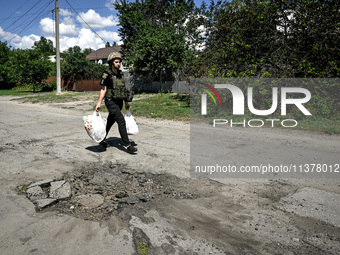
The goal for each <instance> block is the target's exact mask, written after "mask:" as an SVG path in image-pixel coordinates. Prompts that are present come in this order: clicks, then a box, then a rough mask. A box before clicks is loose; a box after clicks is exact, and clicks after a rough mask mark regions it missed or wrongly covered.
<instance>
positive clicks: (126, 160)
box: [0, 97, 340, 255]
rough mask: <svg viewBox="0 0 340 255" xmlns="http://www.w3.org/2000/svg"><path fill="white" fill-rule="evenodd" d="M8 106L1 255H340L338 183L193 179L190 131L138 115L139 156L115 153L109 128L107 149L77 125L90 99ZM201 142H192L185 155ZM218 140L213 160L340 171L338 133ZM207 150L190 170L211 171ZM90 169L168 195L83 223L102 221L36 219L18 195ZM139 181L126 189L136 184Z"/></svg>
mask: <svg viewBox="0 0 340 255" xmlns="http://www.w3.org/2000/svg"><path fill="white" fill-rule="evenodd" d="M11 99H13V98H12V97H0V109H1V110H0V127H1V129H0V139H1V145H0V159H1V170H0V194H1V195H0V205H1V206H0V229H1V232H0V250H1V254H3V255H7V254H8V255H12V254H41V255H42V254H55V255H59V254H60V255H61V254H63V255H65V254H82V255H83V254H91V255H92V254H103V255H104V254H105V255H106V254H119V255H121V254H142V253H143V249H142V248H143V245H144V248H145V249H144V251H145V250H147V251H148V254H157V255H160V254H182V255H183V254H339V253H340V231H339V228H340V222H339V220H338V219H339V218H340V217H339V216H340V215H339V214H340V213H339V212H340V198H339V196H340V195H339V194H340V186H339V179H338V178H339V177H337V176H336V175H335V176H333V177H332V178H329V177H328V178H310V177H309V176H308V175H306V174H305V175H304V176H302V177H301V176H299V177H298V178H288V179H283V178H278V176H270V178H255V177H248V176H241V177H243V178H225V176H211V177H213V178H214V179H212V178H210V179H207V178H202V179H196V178H190V124H189V123H184V122H175V121H165V120H157V119H145V118H137V123H138V125H139V129H140V133H139V134H138V135H135V136H131V137H130V139H131V140H132V141H133V142H134V143H135V144H136V145H137V148H138V153H137V154H136V155H130V154H128V153H126V152H125V151H124V149H123V148H122V146H121V145H120V139H119V135H118V130H117V127H116V126H114V127H113V128H112V131H111V132H110V135H109V139H108V141H109V143H110V145H111V147H110V148H108V149H107V150H106V151H103V150H102V149H101V147H100V146H98V145H97V144H96V143H95V142H93V141H92V140H91V139H90V138H89V137H88V136H87V134H86V132H85V130H84V128H83V123H82V116H83V115H88V114H91V111H92V110H91V109H92V107H91V105H93V102H77V103H74V104H73V105H70V104H64V105H63V104H59V105H58V106H56V105H40V104H28V103H26V104H23V103H20V102H18V101H13V100H11ZM132 111H133V109H132ZM104 115H105V114H104ZM205 128H209V127H205ZM193 131H194V132H198V137H200V136H199V133H200V132H202V133H206V132H204V131H205V130H204V127H203V129H202V127H201V128H199V129H196V130H192V132H193ZM216 132H217V131H216ZM192 134H193V133H192ZM196 135H197V134H196ZM195 137H197V136H195ZM212 137H214V134H212ZM215 137H216V136H215ZM201 139H203V141H204V139H207V137H206V136H201ZM209 140H213V139H209V137H208V140H206V141H205V142H206V143H207V144H208V145H207V147H206V148H208V149H209V148H210V149H209V150H208V151H211V152H214V150H215V147H214V146H213V145H211V144H210V145H209ZM197 141H198V140H197V139H196V138H195V140H194V142H193V141H191V142H193V143H192V144H191V146H193V145H195V142H197ZM220 141H221V143H222V142H223V141H228V143H225V142H224V143H223V144H224V145H223V150H222V152H220V154H217V155H215V154H216V153H215V154H214V155H215V156H216V158H217V159H220V158H221V157H222V158H227V159H228V161H227V162H230V163H231V164H235V165H245V164H247V165H251V164H255V163H256V164H260V163H261V162H262V161H261V158H266V160H270V161H268V162H271V163H273V164H274V163H278V162H279V159H282V158H284V159H285V160H284V162H281V161H280V162H279V163H285V164H289V163H294V164H299V163H300V162H305V163H307V162H309V163H310V162H313V163H317V162H318V160H322V161H323V163H324V162H326V163H329V164H333V165H335V164H337V163H340V162H339V154H340V137H339V136H328V135H320V134H315V133H309V132H304V131H286V130H268V129H267V130H259V129H253V130H251V129H242V128H238V129H232V130H231V129H229V130H228V132H226V131H225V130H224V131H223V137H222V138H221V139H220ZM198 144H201V143H198ZM209 146H212V147H209ZM191 149H192V147H191ZM206 151H207V150H203V152H204V153H201V152H200V150H193V149H192V155H191V156H192V158H191V159H192V162H191V165H193V164H195V163H198V162H200V164H201V165H202V164H203V163H202V162H206V160H207V158H208V156H209V154H206V153H207V152H206ZM264 155H265V156H264ZM193 159H194V160H193ZM193 161H194V162H193ZM222 162H223V161H222ZM320 162H321V161H320ZM113 166H114V167H113ZM87 169H97V170H98V172H99V170H100V172H101V174H109V173H112V171H115V169H118V170H119V171H121V172H123V173H124V172H125V171H127V172H129V173H130V175H131V176H135V175H134V173H140V174H147V176H148V177H147V178H150V179H149V180H147V183H151V182H152V181H153V182H154V183H156V182H157V183H158V184H159V186H167V187H168V188H169V189H168V190H166V191H164V192H163V191H162V192H161V194H159V195H157V194H155V196H154V198H153V199H152V200H150V201H148V202H138V203H132V204H124V206H123V207H120V208H116V207H115V208H113V209H112V208H109V207H105V208H104V207H101V208H100V209H101V213H102V214H103V213H104V214H106V215H107V217H106V218H105V219H102V220H89V217H88V216H90V215H92V214H94V213H96V212H97V211H94V210H92V211H91V210H88V211H86V210H85V211H86V212H87V214H84V213H83V214H81V213H78V212H77V211H74V212H71V213H68V212H66V210H65V211H60V208H59V209H58V208H55V209H54V208H49V209H46V210H42V211H36V210H35V206H34V204H33V203H31V201H29V200H28V199H27V198H26V196H25V195H24V194H20V193H18V189H17V187H18V186H20V185H27V184H29V183H32V182H37V181H41V180H45V179H61V178H64V177H65V174H67V173H71V172H72V173H73V175H72V176H80V174H79V175H77V173H85V172H86V170H87ZM110 171H111V172H110ZM90 172H91V171H89V173H90ZM93 172H94V171H92V172H91V174H93ZM131 173H132V174H131ZM150 176H151V177H150ZM85 177H86V178H87V177H89V176H85ZM74 178H76V177H74ZM82 178H84V174H83V177H82ZM86 178H85V179H86ZM131 178H132V177H131ZM134 180H135V179H133V178H132V179H131V180H130V182H127V185H135V184H133V182H134ZM78 183H80V182H78ZM162 183H163V184H162ZM136 185H139V184H136ZM94 188H96V187H94ZM161 188H164V187H160V188H159V190H163V189H161ZM126 189H131V187H126ZM106 198H107V197H105V199H106ZM65 203H66V206H67V201H66V202H65ZM79 210H80V207H79ZM82 212H84V210H83V211H82ZM84 215H85V216H84Z"/></svg>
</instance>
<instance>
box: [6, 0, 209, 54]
mask: <svg viewBox="0 0 340 255" xmlns="http://www.w3.org/2000/svg"><path fill="white" fill-rule="evenodd" d="M113 1H114V0H96V1H93V0H91V1H90V0H59V8H60V17H59V23H60V26H59V28H60V50H61V51H64V50H66V49H68V48H69V47H73V46H75V45H78V46H80V47H81V48H82V49H85V48H92V49H98V48H101V47H104V45H105V43H106V42H107V41H108V42H110V43H111V44H112V43H113V42H117V43H118V44H120V37H119V35H118V28H119V24H118V19H117V15H116V14H117V13H116V11H115V10H114V9H113V5H112V4H113ZM201 2H202V0H195V3H196V5H198V6H200V4H201ZM207 2H210V1H207ZM54 8H55V1H54V0H30V1H28V0H10V1H2V3H1V8H0V40H1V41H3V42H4V41H7V42H8V45H11V46H12V47H14V48H22V49H26V48H31V47H32V45H33V43H34V41H36V40H39V39H40V36H44V37H46V38H47V39H50V40H52V41H53V43H55V20H54V14H53V13H52V11H53V9H54ZM77 13H78V14H79V15H78V14H77ZM79 16H81V18H80V17H79ZM83 20H85V21H86V23H87V24H88V25H89V26H90V27H91V28H92V29H93V30H95V32H96V33H97V34H98V35H99V36H97V35H96V34H95V33H94V32H93V31H92V30H91V28H90V27H89V26H88V25H87V24H85V23H84V21H83ZM100 37H101V38H102V39H103V40H104V41H103V40H102V39H101V38H100Z"/></svg>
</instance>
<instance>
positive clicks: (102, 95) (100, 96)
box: [96, 86, 106, 112]
mask: <svg viewBox="0 0 340 255" xmlns="http://www.w3.org/2000/svg"><path fill="white" fill-rule="evenodd" d="M105 94H106V86H104V88H102V89H101V90H100V93H99V99H98V103H97V106H96V111H97V112H98V111H99V110H100V106H101V105H102V101H103V98H104V97H105Z"/></svg>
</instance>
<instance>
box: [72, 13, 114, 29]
mask: <svg viewBox="0 0 340 255" xmlns="http://www.w3.org/2000/svg"><path fill="white" fill-rule="evenodd" d="M79 15H80V16H81V18H80V17H79V16H77V20H78V21H79V22H80V23H81V24H82V25H83V27H87V25H86V24H85V23H84V21H85V22H86V23H87V24H88V25H89V26H90V27H92V28H93V29H96V28H104V27H114V26H117V25H118V21H117V18H116V17H114V16H112V15H110V16H108V17H101V16H100V14H99V13H96V12H95V11H94V10H92V9H90V10H88V11H87V12H86V13H85V12H81V13H79ZM83 20H84V21H83Z"/></svg>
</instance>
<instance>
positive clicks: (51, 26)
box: [40, 17, 79, 37]
mask: <svg viewBox="0 0 340 255" xmlns="http://www.w3.org/2000/svg"><path fill="white" fill-rule="evenodd" d="M40 28H41V30H42V32H43V34H44V35H45V36H51V37H52V36H55V23H54V21H53V20H52V19H50V18H44V19H42V20H41V21H40ZM78 31H79V29H78V28H77V27H76V25H75V24H74V21H73V19H72V18H70V17H65V18H64V19H63V20H62V22H61V23H60V24H59V35H60V36H75V35H76V34H77V33H78Z"/></svg>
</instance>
